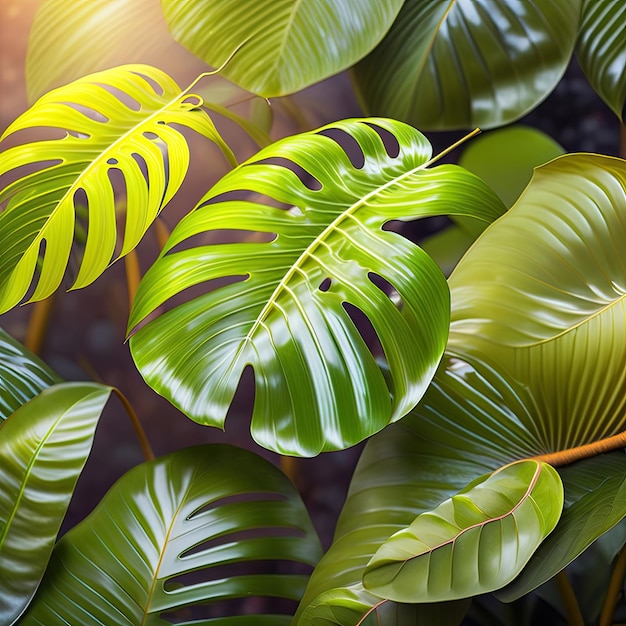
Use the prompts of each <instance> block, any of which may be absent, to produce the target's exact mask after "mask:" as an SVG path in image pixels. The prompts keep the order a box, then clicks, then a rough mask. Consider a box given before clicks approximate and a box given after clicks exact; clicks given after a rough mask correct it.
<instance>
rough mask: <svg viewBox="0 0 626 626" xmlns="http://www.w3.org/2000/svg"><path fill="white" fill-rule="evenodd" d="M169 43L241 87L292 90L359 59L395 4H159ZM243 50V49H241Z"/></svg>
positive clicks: (352, 0)
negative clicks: (169, 34)
mask: <svg viewBox="0 0 626 626" xmlns="http://www.w3.org/2000/svg"><path fill="white" fill-rule="evenodd" d="M161 3H162V6H163V11H164V13H165V18H166V20H167V23H168V25H169V28H170V30H171V32H172V34H173V35H174V38H175V39H176V40H177V41H179V42H180V43H181V44H182V45H183V46H185V47H186V48H188V49H189V50H191V51H192V52H193V53H194V54H195V55H196V56H198V57H200V58H201V59H203V60H204V61H206V62H207V63H208V64H209V65H212V66H213V67H219V66H221V65H222V64H223V63H224V62H225V61H226V60H227V59H228V58H229V57H230V55H231V54H232V53H233V52H234V51H235V50H237V53H236V54H235V56H234V57H233V59H232V60H231V61H230V63H228V64H227V65H226V67H225V68H224V75H225V76H226V77H227V78H229V79H230V80H232V81H234V82H235V83H237V84H239V85H241V86H242V87H244V88H245V89H247V90H249V91H252V92H254V93H257V94H259V95H262V96H266V97H274V96H282V95H286V94H289V93H293V92H294V91H299V90H300V89H303V88H304V87H308V86H309V85H312V84H314V83H317V82H319V81H320V80H322V79H324V78H328V77H329V76H332V75H333V74H337V73H338V72H340V71H341V70H344V69H346V68H348V67H350V66H351V65H352V64H353V63H356V62H357V61H358V60H359V59H361V58H362V57H363V56H365V55H366V54H367V53H368V52H369V51H370V50H371V49H372V48H373V47H374V46H375V45H376V44H377V43H378V42H379V41H380V40H381V39H382V38H383V36H384V34H385V33H386V32H387V30H388V29H389V27H390V26H391V24H392V22H393V20H394V18H395V16H396V15H397V13H398V11H399V10H400V7H401V6H402V0H309V1H307V2H301V1H300V0H226V1H223V2H219V3H216V2H204V1H203V0H161ZM242 44H243V45H242Z"/></svg>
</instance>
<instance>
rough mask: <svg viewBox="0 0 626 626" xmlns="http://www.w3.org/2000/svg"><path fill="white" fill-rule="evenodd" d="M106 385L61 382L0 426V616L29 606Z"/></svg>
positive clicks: (8, 619)
mask: <svg viewBox="0 0 626 626" xmlns="http://www.w3.org/2000/svg"><path fill="white" fill-rule="evenodd" d="M110 393H111V389H110V387H105V386H103V385H98V384H96V383H61V384H58V385H54V386H52V387H50V388H49V389H46V390H45V391H43V392H42V393H41V394H40V395H38V396H37V397H36V398H35V399H33V400H31V401H30V402H29V403H28V404H25V405H24V406H23V407H21V408H20V409H18V410H17V411H16V412H15V413H13V414H12V415H11V416H10V417H9V418H8V419H7V420H6V421H5V422H4V423H3V424H2V427H1V428H0V474H1V475H2V483H1V486H0V622H2V624H12V623H14V622H15V620H16V619H17V618H18V617H19V616H20V614H21V613H22V612H23V611H24V610H25V609H26V607H27V605H28V603H29V602H30V600H31V598H32V596H33V594H34V593H35V590H36V589H37V586H38V585H39V582H40V581H41V578H42V576H43V574H44V571H45V570H46V565H47V564H48V559H49V558H50V554H51V552H52V548H53V546H54V543H55V541H56V538H57V533H58V532H59V528H60V527H61V522H62V521H63V518H64V516H65V512H66V510H67V507H68V505H69V503H70V498H71V497H72V493H73V491H74V487H75V485H76V481H77V480H78V477H79V475H80V473H81V471H82V469H83V466H84V465H85V461H86V460H87V456H88V455H89V452H90V451H91V444H92V441H93V436H94V432H95V429H96V426H97V424H98V420H99V419H100V414H101V412H102V409H103V408H104V405H105V403H106V401H107V399H108V397H109V395H110Z"/></svg>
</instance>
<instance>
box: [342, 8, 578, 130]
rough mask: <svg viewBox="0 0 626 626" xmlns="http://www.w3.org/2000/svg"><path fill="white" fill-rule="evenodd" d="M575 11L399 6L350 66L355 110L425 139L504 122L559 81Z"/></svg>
mask: <svg viewBox="0 0 626 626" xmlns="http://www.w3.org/2000/svg"><path fill="white" fill-rule="evenodd" d="M580 8H581V0H535V1H534V2H509V1H508V0H407V2H405V3H404V5H403V7H402V10H401V11H400V13H399V15H398V17H397V19H396V21H395V22H394V25H393V26H392V28H391V30H390V31H389V32H388V34H387V36H386V37H385V39H384V40H383V41H382V43H381V44H380V45H379V46H378V47H377V48H376V49H375V50H374V51H373V52H372V53H371V54H370V55H368V56H367V57H366V58H365V59H364V60H363V61H361V62H360V63H359V64H358V65H357V66H356V67H355V70H354V77H355V82H356V87H357V92H358V94H359V96H360V100H361V103H362V105H363V107H364V110H365V111H366V112H367V113H368V114H373V115H385V116H389V117H394V118H397V119H401V120H403V121H406V122H409V123H412V124H414V125H415V126H418V127H419V128H422V129H430V130H443V129H454V128H473V127H475V126H479V127H481V128H491V127H494V126H501V125H503V124H506V123H508V122H511V121H513V120H515V119H517V118H519V117H521V116H522V115H523V114H524V113H526V112H528V111H529V110H530V109H532V108H533V107H535V106H536V105H537V104H538V103H539V102H540V101H541V100H543V99H544V98H545V97H546V96H547V95H548V94H549V93H550V91H552V89H553V88H554V86H555V85H556V84H557V82H558V81H559V79H560V78H561V76H562V75H563V73H564V71H565V69H566V67H567V65H568V63H569V60H570V57H571V55H572V52H573V49H574V44H575V41H576V36H577V32H578V25H579V15H580Z"/></svg>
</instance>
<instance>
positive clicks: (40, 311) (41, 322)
mask: <svg viewBox="0 0 626 626" xmlns="http://www.w3.org/2000/svg"><path fill="white" fill-rule="evenodd" d="M53 306H54V295H51V296H50V297H48V298H46V299H45V300H40V301H39V302H36V303H35V304H34V306H33V312H32V313H31V315H30V319H29V320H28V329H27V330H26V338H25V340H24V345H25V346H26V347H27V348H28V349H29V350H30V351H31V352H32V353H33V354H40V352H41V348H42V346H43V340H44V338H45V336H46V330H47V328H48V322H49V321H50V314H51V313H52V308H53Z"/></svg>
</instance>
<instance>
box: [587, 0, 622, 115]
mask: <svg viewBox="0 0 626 626" xmlns="http://www.w3.org/2000/svg"><path fill="white" fill-rule="evenodd" d="M624 23H626V4H624V3H623V2H619V1H618V2H615V0H583V14H582V24H581V27H580V35H579V39H578V44H577V47H576V53H577V56H578V60H579V61H580V66H581V67H582V68H583V71H584V72H585V74H586V76H587V78H588V79H589V82H590V83H591V85H592V87H593V88H594V89H595V90H596V92H597V93H598V95H599V96H600V97H601V98H602V99H603V100H604V101H605V102H606V103H607V104H608V105H609V106H610V107H611V109H613V111H614V112H615V114H616V115H617V116H618V117H619V118H620V120H621V121H622V122H623V123H626V29H625V28H624Z"/></svg>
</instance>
